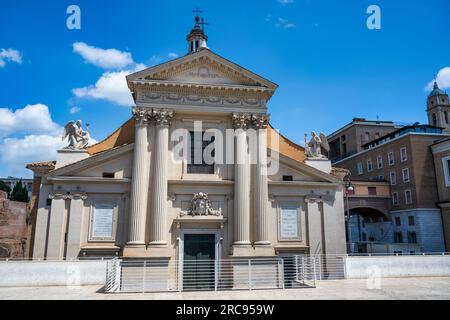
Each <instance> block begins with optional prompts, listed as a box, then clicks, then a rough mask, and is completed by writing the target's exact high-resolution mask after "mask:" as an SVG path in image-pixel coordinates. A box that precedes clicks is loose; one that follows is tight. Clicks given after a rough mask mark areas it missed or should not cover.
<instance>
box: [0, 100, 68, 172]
mask: <svg viewBox="0 0 450 320" xmlns="http://www.w3.org/2000/svg"><path fill="white" fill-rule="evenodd" d="M21 134H22V135H21ZM61 135H62V128H61V126H59V125H58V124H57V123H55V122H54V121H53V120H52V117H51V114H50V111H49V109H48V107H47V106H46V105H45V104H41V103H38V104H33V105H27V106H25V107H24V108H23V109H17V110H15V111H14V110H12V109H9V108H0V168H1V173H2V175H11V176H18V177H25V176H31V172H30V171H29V170H27V169H25V165H26V164H27V163H29V162H34V161H44V160H54V159H56V158H55V157H56V150H57V149H59V148H61V147H62V146H63V145H64V142H63V141H62V139H61Z"/></svg>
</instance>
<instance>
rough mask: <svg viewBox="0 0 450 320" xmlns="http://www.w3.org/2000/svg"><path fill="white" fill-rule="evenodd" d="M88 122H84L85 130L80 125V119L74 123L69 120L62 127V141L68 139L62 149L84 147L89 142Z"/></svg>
mask: <svg viewBox="0 0 450 320" xmlns="http://www.w3.org/2000/svg"><path fill="white" fill-rule="evenodd" d="M89 138H90V134H89V123H87V124H86V131H84V130H83V128H82V127H81V120H78V121H77V122H76V123H75V122H74V121H69V122H68V123H67V124H66V125H65V127H64V134H63V137H62V139H63V141H64V140H66V139H67V140H68V141H69V145H68V146H67V147H65V148H64V149H69V150H79V149H85V148H86V147H87V146H88V143H89Z"/></svg>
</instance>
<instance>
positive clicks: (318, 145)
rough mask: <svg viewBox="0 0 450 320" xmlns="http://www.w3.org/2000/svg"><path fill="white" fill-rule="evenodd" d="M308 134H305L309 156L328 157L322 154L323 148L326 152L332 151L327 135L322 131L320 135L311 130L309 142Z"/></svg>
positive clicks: (306, 150)
mask: <svg viewBox="0 0 450 320" xmlns="http://www.w3.org/2000/svg"><path fill="white" fill-rule="evenodd" d="M307 138H308V135H307V134H305V152H306V155H307V156H308V158H319V159H326V158H327V157H326V156H325V155H324V154H322V149H323V150H325V151H326V152H329V151H330V145H329V144H328V139H327V136H326V135H325V134H324V133H323V132H321V133H320V136H318V135H317V134H316V133H315V132H314V131H313V132H311V140H310V141H309V142H307V141H306V140H307Z"/></svg>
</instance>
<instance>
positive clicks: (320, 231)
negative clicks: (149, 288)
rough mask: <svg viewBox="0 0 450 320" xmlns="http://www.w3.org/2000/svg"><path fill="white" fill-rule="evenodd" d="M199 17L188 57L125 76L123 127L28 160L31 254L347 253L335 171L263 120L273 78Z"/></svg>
mask: <svg viewBox="0 0 450 320" xmlns="http://www.w3.org/2000/svg"><path fill="white" fill-rule="evenodd" d="M198 22H199V21H198V19H197V21H196V25H195V27H194V28H193V30H192V31H191V33H190V34H189V36H188V38H187V40H188V46H189V53H188V54H187V55H185V56H183V57H180V58H177V59H175V60H172V61H169V62H166V63H163V64H161V65H157V66H154V67H150V68H147V69H145V70H143V71H140V72H137V73H134V74H131V75H129V76H128V77H127V83H128V86H129V89H130V91H131V93H132V95H133V98H134V101H135V106H134V107H133V108H132V118H131V119H129V120H128V121H127V122H126V123H125V124H124V125H122V126H121V127H120V128H119V129H117V130H116V131H115V132H113V133H112V134H111V135H110V136H109V137H107V138H106V139H105V140H103V141H101V142H99V143H97V144H95V145H92V146H88V147H87V148H85V149H65V150H60V151H58V157H57V160H56V161H50V162H39V163H31V164H29V165H28V166H27V167H28V168H29V169H30V170H32V171H33V172H34V179H35V183H38V184H39V186H40V188H36V190H39V191H38V192H37V193H35V194H34V195H33V197H32V204H31V207H32V222H33V231H32V240H31V243H30V244H29V246H30V255H31V256H32V257H33V258H47V259H65V258H77V257H94V256H95V257H99V256H100V257H110V256H120V257H123V258H124V259H126V258H130V259H132V258H139V259H167V260H174V261H183V259H187V258H189V259H196V257H201V256H205V255H206V256H207V258H209V259H213V260H220V259H233V258H241V257H276V256H282V255H288V254H344V253H345V252H346V245H345V223H344V201H343V182H342V178H343V177H342V174H343V173H342V171H339V170H338V169H335V168H332V167H331V164H330V162H329V161H328V160H327V159H324V158H308V157H307V155H306V154H305V150H304V148H303V147H301V146H299V145H297V144H295V143H293V142H292V141H289V140H288V139H287V138H285V137H283V136H282V135H281V134H279V133H278V132H277V131H276V130H274V129H273V128H272V127H271V126H270V124H269V114H268V108H267V103H268V101H269V100H270V98H271V97H272V95H273V94H274V93H275V91H276V88H277V85H276V84H274V83H273V82H271V81H269V80H267V79H265V78H263V77H261V76H259V75H257V74H255V73H253V72H251V71H249V70H247V69H245V68H243V67H241V66H239V65H237V64H235V63H233V62H231V61H229V60H227V59H225V58H223V57H221V56H219V55H218V54H216V53H214V52H213V51H211V50H210V49H209V48H207V46H206V39H207V38H206V35H205V34H204V31H203V30H202V28H201V27H200V25H199V23H198ZM211 146H213V147H214V148H211ZM199 154H200V157H198V155H199ZM208 154H209V155H210V158H212V160H211V159H210V161H207V160H205V158H206V155H208ZM202 155H203V157H202Z"/></svg>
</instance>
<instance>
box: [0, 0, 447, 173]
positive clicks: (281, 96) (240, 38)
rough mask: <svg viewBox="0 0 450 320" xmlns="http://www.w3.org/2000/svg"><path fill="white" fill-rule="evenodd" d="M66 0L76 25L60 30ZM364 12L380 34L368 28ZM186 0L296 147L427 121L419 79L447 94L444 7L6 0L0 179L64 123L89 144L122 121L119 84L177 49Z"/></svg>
mask: <svg viewBox="0 0 450 320" xmlns="http://www.w3.org/2000/svg"><path fill="white" fill-rule="evenodd" d="M343 3H345V5H344V4H343ZM72 4H76V5H78V6H79V7H80V8H81V30H69V29H68V28H67V27H66V19H67V17H68V14H66V9H67V7H68V6H69V5H72ZM371 4H376V5H378V6H379V7H380V8H381V23H382V28H381V30H369V29H368V28H367V27H366V19H367V17H368V14H366V9H367V7H368V6H369V5H371ZM196 6H199V7H201V8H202V9H203V10H204V13H203V15H204V16H205V18H206V19H207V20H208V21H209V22H210V23H211V24H210V25H209V26H208V27H207V34H208V36H209V41H208V46H209V47H210V48H211V49H212V50H213V51H215V52H217V53H218V54H220V55H222V56H224V57H226V58H228V59H230V60H232V61H234V62H236V63H238V64H240V65H242V66H244V67H245V68H247V69H250V70H252V71H254V72H256V73H258V74H260V75H261V76H264V77H266V78H268V79H270V80H272V81H274V82H275V83H277V84H279V86H280V87H279V89H278V90H277V92H276V94H275V95H274V97H273V98H272V100H271V101H270V103H269V112H270V113H271V123H272V124H273V125H274V126H275V127H276V128H278V129H279V130H280V131H281V132H282V133H283V134H284V135H285V136H287V137H289V138H291V139H292V140H293V141H295V142H298V143H300V142H302V139H303V135H304V133H306V132H310V131H311V130H316V131H323V132H325V133H331V132H332V131H334V130H335V129H337V128H339V127H341V126H343V125H345V124H346V123H348V122H350V121H351V119H352V118H353V117H356V116H357V117H365V118H368V119H376V118H377V117H379V119H381V120H393V121H398V122H415V121H419V122H426V121H427V120H426V113H425V107H426V95H427V92H426V90H425V87H426V85H427V84H428V83H429V82H430V81H431V80H432V79H433V77H434V75H435V74H436V73H438V72H439V71H440V70H441V72H440V73H439V78H438V79H439V83H440V84H441V86H442V87H444V88H448V87H450V71H449V70H450V69H445V68H448V67H450V41H449V39H450V37H449V30H450V18H449V15H450V2H449V1H448V0H428V1H407V0H396V1H392V0H371V1H365V0H346V1H335V0H293V1H290V0H259V1H256V0H255V1H253V0H252V1H243V0H227V1H217V0H216V1H212V0H209V1H206V0H199V1H191V0H183V1H181V0H177V1H175V0H158V1H156V0H155V1H153V0H152V1H149V0H145V1H144V0H141V1H138V0H128V1H118V0H108V1H106V0H96V1H89V0H72V1H64V0H58V1H54V0H46V1H43V0H41V1H32V0H26V1H24V0H21V1H17V0H14V1H13V0H3V1H2V2H1V4H0V30H1V31H0V176H8V175H13V176H31V172H28V170H26V169H24V165H25V163H27V162H30V161H40V160H51V159H53V158H54V157H55V151H54V150H55V148H56V147H57V146H58V145H60V140H61V138H60V137H59V135H60V134H61V132H60V130H61V127H63V126H64V124H65V123H66V122H67V121H68V120H71V119H75V120H76V119H83V120H84V121H85V122H89V123H90V124H91V133H92V136H93V137H94V138H95V139H97V140H101V139H103V138H105V137H106V136H107V135H108V134H110V133H111V132H112V131H113V130H114V129H116V128H117V127H118V126H120V125H121V124H122V123H123V122H125V121H126V120H127V119H128V118H129V117H130V108H129V106H126V104H127V101H128V99H129V97H127V96H126V93H125V95H124V92H123V83H122V82H123V81H122V80H121V79H123V76H124V75H125V74H126V73H127V72H131V71H133V70H136V69H139V68H141V67H142V66H143V65H145V66H151V65H154V64H157V63H161V62H163V61H166V60H169V59H172V58H173V57H175V56H181V55H184V54H185V53H186V48H187V45H186V40H185V37H186V35H187V33H188V32H189V31H190V29H191V27H192V26H193V14H192V10H193V9H194V8H195V7H196ZM74 44H77V45H74ZM106 49H115V50H109V51H102V50H106ZM95 55H97V56H96V57H95ZM93 56H94V57H93ZM98 56H100V57H98ZM96 84H97V87H96ZM116 85H117V90H116V89H115V88H116V87H115V86H116ZM120 88H122V91H121V90H120ZM77 89H78V90H77ZM71 112H72V113H71Z"/></svg>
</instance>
